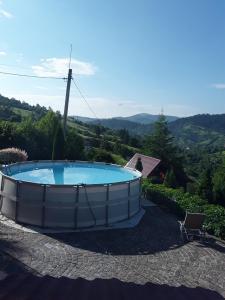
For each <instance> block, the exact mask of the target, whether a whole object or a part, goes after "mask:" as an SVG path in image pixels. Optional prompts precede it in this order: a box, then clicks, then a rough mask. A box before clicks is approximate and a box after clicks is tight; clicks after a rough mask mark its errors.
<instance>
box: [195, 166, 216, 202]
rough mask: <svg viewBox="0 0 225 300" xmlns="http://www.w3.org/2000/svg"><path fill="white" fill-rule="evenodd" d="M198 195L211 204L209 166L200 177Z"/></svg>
mask: <svg viewBox="0 0 225 300" xmlns="http://www.w3.org/2000/svg"><path fill="white" fill-rule="evenodd" d="M198 194H199V196H200V197H202V198H203V199H205V200H207V201H208V202H213V184H212V174H211V168H210V167H209V166H208V167H207V168H206V169H205V170H203V172H202V173H201V175H200V181H199V189H198Z"/></svg>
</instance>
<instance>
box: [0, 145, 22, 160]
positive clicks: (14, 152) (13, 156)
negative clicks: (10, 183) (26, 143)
mask: <svg viewBox="0 0 225 300" xmlns="http://www.w3.org/2000/svg"><path fill="white" fill-rule="evenodd" d="M27 158H28V155H27V152H26V151H24V150H21V149H18V148H6V149H2V150H0V162H1V163H6V164H8V163H14V162H20V161H25V160H27Z"/></svg>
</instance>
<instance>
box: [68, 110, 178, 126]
mask: <svg viewBox="0 0 225 300" xmlns="http://www.w3.org/2000/svg"><path fill="white" fill-rule="evenodd" d="M71 117H72V118H74V119H75V120H78V121H81V122H84V123H96V122H97V120H96V119H95V118H88V117H81V116H71ZM165 117H166V120H167V122H172V121H175V120H177V119H179V118H178V117H175V116H165ZM158 118H159V115H152V114H148V113H141V114H136V115H133V116H129V117H115V118H110V119H101V120H100V121H101V122H102V123H107V122H110V125H111V126H115V127H119V126H121V125H119V124H123V123H122V122H124V124H125V125H126V123H125V122H126V121H128V123H127V126H129V125H130V127H132V125H131V124H129V122H134V123H136V125H137V124H152V123H155V122H156V121H157V120H158ZM117 120H118V121H119V122H117Z"/></svg>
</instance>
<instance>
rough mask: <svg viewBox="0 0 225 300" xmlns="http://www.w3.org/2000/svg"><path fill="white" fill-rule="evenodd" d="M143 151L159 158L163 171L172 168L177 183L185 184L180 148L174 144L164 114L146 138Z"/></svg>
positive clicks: (185, 177) (185, 178)
mask: <svg viewBox="0 0 225 300" xmlns="http://www.w3.org/2000/svg"><path fill="white" fill-rule="evenodd" d="M145 152H146V154H147V155H151V156H153V157H156V158H159V159H160V160H161V169H162V170H163V171H164V172H167V171H168V170H170V169H172V170H173V172H174V174H175V176H176V180H177V183H178V184H179V185H182V186H185V185H186V182H187V176H186V174H185V172H184V169H183V161H182V160H183V158H182V156H181V155H180V149H179V148H178V147H177V146H176V145H175V142H174V137H173V136H172V135H171V133H170V131H169V129H168V124H167V121H166V117H165V116H164V115H160V116H159V119H158V121H157V122H155V124H154V130H153V133H152V135H150V136H149V137H148V138H147V139H146V143H145Z"/></svg>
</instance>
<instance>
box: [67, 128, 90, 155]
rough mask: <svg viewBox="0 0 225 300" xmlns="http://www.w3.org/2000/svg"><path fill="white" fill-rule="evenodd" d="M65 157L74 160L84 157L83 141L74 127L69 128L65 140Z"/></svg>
mask: <svg viewBox="0 0 225 300" xmlns="http://www.w3.org/2000/svg"><path fill="white" fill-rule="evenodd" d="M64 150H65V158H66V159H71V160H76V159H84V156H85V155H84V142H83V138H82V137H81V136H79V135H78V134H77V132H76V130H75V129H74V128H69V130H68V132H67V136H66V141H65V149H64Z"/></svg>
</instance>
